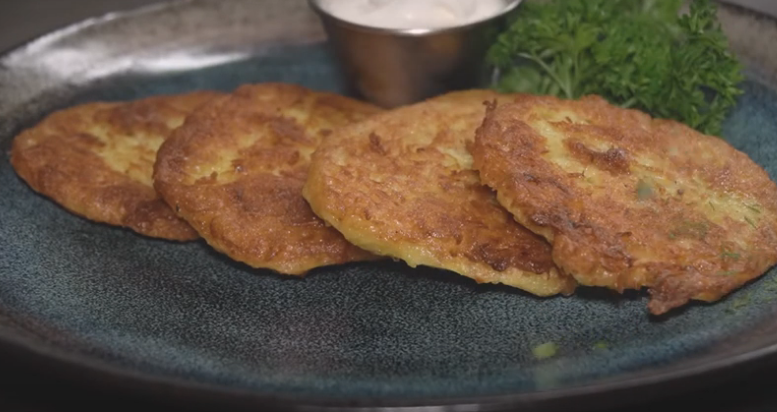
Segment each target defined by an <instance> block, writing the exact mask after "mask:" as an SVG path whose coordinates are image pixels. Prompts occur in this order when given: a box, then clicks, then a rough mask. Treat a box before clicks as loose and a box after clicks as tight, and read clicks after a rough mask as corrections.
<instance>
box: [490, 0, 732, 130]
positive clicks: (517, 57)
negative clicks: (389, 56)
mask: <svg viewBox="0 0 777 412" xmlns="http://www.w3.org/2000/svg"><path fill="white" fill-rule="evenodd" d="M682 3H683V1H682V0H551V1H546V2H533V1H527V2H524V3H523V5H522V6H521V7H520V8H519V9H518V12H517V13H516V14H514V15H513V16H511V20H510V25H509V27H508V29H507V30H506V31H505V32H503V33H501V34H500V36H499V37H498V39H497V41H496V43H495V44H494V45H493V46H492V47H491V49H490V50H489V53H488V62H489V63H490V64H491V65H492V66H493V67H495V68H496V69H497V70H498V73H499V80H498V82H497V83H496V84H495V85H494V87H495V88H496V89H497V90H499V91H502V92H523V93H533V94H550V95H554V96H559V97H563V98H569V99H575V98H579V97H582V96H584V95H587V94H598V95H600V96H602V97H604V98H606V99H607V100H609V101H610V102H612V103H613V104H617V105H619V106H622V107H629V108H635V109H639V110H643V111H645V112H647V113H650V114H651V115H653V116H656V117H662V118H668V119H674V120H677V121H680V122H683V123H686V124H687V125H689V126H691V127H693V128H695V129H697V130H699V131H701V132H704V133H707V134H713V135H719V133H720V128H721V124H722V122H723V120H724V119H725V117H726V115H727V113H728V111H729V110H730V109H731V108H732V107H733V106H734V105H735V104H736V101H737V97H738V96H739V95H740V94H741V93H742V90H741V88H740V83H741V81H742V80H743V76H742V73H741V65H740V63H739V62H738V61H737V59H736V58H735V57H734V56H733V55H732V54H731V52H730V51H729V50H728V41H727V39H726V36H725V35H724V33H723V31H722V30H721V28H720V24H719V23H718V21H717V14H716V13H717V9H716V6H715V4H714V3H712V2H711V1H710V0H694V1H693V2H692V3H691V4H690V10H689V12H688V13H686V14H682V15H681V14H680V8H681V6H682Z"/></svg>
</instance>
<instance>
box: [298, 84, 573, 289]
mask: <svg viewBox="0 0 777 412" xmlns="http://www.w3.org/2000/svg"><path fill="white" fill-rule="evenodd" d="M497 96H498V95H497V94H495V93H493V92H488V91H480V90H473V91H464V92H454V93H450V94H447V95H444V96H442V97H437V98H434V99H431V100H428V101H426V102H422V103H419V104H415V105H412V106H407V107H403V108H400V109H395V110H392V111H390V112H387V113H385V114H381V115H378V116H375V117H373V118H372V119H370V120H367V121H364V122H361V123H358V124H355V125H352V126H349V127H346V128H342V129H340V130H339V131H336V132H335V133H333V135H332V136H331V137H330V138H329V139H327V140H326V141H325V142H324V143H323V144H322V145H321V146H320V147H319V149H318V150H317V151H316V153H315V154H314V156H313V162H312V165H311V169H310V174H309V176H308V181H307V183H306V184H305V187H304V190H303V195H304V196H305V198H306V199H307V200H308V202H309V203H310V204H311V207H312V208H313V210H314V211H315V212H316V214H317V215H318V216H320V217H322V218H323V219H324V220H326V221H327V222H329V223H330V224H332V226H334V227H335V228H337V229H338V230H339V231H340V232H342V233H343V234H344V235H345V237H346V238H347V239H348V240H350V241H351V242H353V243H354V244H356V245H359V246H361V247H363V248H364V249H367V250H370V251H372V252H374V253H376V254H379V255H385V256H391V257H394V258H399V259H402V260H404V261H405V262H407V263H408V264H409V265H410V266H411V267H415V266H417V265H426V266H431V267H437V268H443V269H448V270H451V271H454V272H457V273H459V274H462V275H464V276H467V277H470V278H472V279H475V280H476V281H477V282H490V283H504V284H507V285H511V286H515V287H518V288H521V289H524V290H526V291H529V292H531V293H534V294H536V295H541V296H548V295H554V294H558V293H561V292H563V293H571V292H572V291H573V290H574V287H575V282H574V281H573V280H572V278H571V277H568V276H564V275H561V274H560V273H559V272H558V271H557V270H556V268H555V266H554V265H553V263H552V261H551V254H550V245H549V244H548V243H547V242H546V241H544V240H543V239H542V238H541V237H539V236H537V235H535V234H534V233H532V232H530V231H529V230H527V229H525V228H523V227H521V226H520V225H518V224H517V223H516V222H515V221H514V220H513V218H512V216H511V215H510V214H509V213H508V212H507V211H506V210H505V209H504V208H502V207H501V206H499V204H498V203H497V202H496V198H495V196H494V194H493V192H492V191H491V190H490V189H488V188H487V187H485V186H483V185H482V184H481V183H480V180H479V179H478V176H477V173H476V172H475V171H474V170H472V168H471V163H472V158H471V156H470V155H469V153H468V151H467V149H466V146H467V144H470V143H471V142H472V141H473V140H474V137H475V129H476V128H477V127H478V126H479V125H480V124H481V122H482V119H483V116H484V114H485V106H484V102H485V101H487V100H491V99H494V98H496V97H497Z"/></svg>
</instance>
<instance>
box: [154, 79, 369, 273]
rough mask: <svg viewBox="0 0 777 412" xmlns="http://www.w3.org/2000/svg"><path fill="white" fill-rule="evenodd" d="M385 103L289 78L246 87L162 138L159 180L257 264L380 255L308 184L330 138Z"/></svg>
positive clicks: (305, 267)
mask: <svg viewBox="0 0 777 412" xmlns="http://www.w3.org/2000/svg"><path fill="white" fill-rule="evenodd" d="M380 111H381V110H380V109H379V108H377V107H374V106H372V105H369V104H366V103H362V102H359V101H356V100H353V99H349V98H346V97H343V96H338V95H335V94H330V93H319V92H314V91H312V90H308V89H306V88H303V87H300V86H295V85H290V84H278V83H266V84H257V85H245V86H241V87H240V88H238V89H237V90H236V91H235V92H234V93H232V95H231V96H229V97H228V98H225V99H219V100H218V101H214V102H213V103H212V104H210V105H207V106H206V107H204V108H203V109H202V110H199V111H197V112H196V113H195V114H193V115H191V116H189V118H188V119H187V120H186V123H185V124H184V125H183V126H181V127H180V128H179V129H178V130H176V131H175V133H173V136H172V137H171V138H170V139H169V140H167V141H166V142H165V144H164V145H162V148H161V149H160V150H159V155H158V157H157V162H156V165H155V172H154V185H155V187H156V188H157V190H158V191H159V192H160V193H161V194H162V196H163V198H164V199H165V200H166V201H167V202H168V204H170V206H172V207H173V208H174V209H175V210H176V211H177V212H178V213H179V215H180V216H181V217H183V218H184V219H186V220H187V221H188V222H189V223H190V224H191V225H192V226H193V227H194V228H195V229H196V230H197V232H198V233H199V234H200V235H201V236H202V237H203V238H204V239H205V240H206V241H207V242H208V244H210V245H211V246H212V247H213V248H214V249H216V250H218V251H220V252H222V253H224V254H226V255H227V256H229V257H231V258H232V259H235V260H238V261H241V262H244V263H246V264H248V265H250V266H253V267H255V268H268V269H272V270H275V271H277V272H280V273H285V274H292V275H302V274H304V273H306V272H308V271H309V270H310V269H312V268H315V267H319V266H326V265H331V264H340V263H346V262H351V261H359V260H370V259H375V258H376V257H375V256H374V255H372V254H370V253H368V252H366V251H364V250H361V249H359V248H357V247H356V246H354V245H352V244H350V243H348V241H346V240H345V239H344V238H343V236H342V235H341V234H340V233H338V232H337V231H336V230H334V229H332V228H331V227H327V226H326V225H325V223H324V222H323V221H322V220H321V219H319V218H318V217H316V216H315V215H314V214H313V212H312V211H311V210H310V207H309V206H308V204H307V202H305V199H303V198H302V193H301V192H302V186H303V184H304V183H305V179H306V178H307V173H308V167H309V165H310V156H311V154H312V153H313V151H314V150H315V149H316V147H318V145H319V144H320V143H321V141H322V140H325V139H326V138H327V136H329V135H330V134H332V133H333V132H334V131H335V130H336V129H338V128H339V127H341V126H345V125H347V124H351V123H354V122H357V121H360V120H363V119H366V118H368V117H369V116H371V115H373V114H375V113H378V112H380Z"/></svg>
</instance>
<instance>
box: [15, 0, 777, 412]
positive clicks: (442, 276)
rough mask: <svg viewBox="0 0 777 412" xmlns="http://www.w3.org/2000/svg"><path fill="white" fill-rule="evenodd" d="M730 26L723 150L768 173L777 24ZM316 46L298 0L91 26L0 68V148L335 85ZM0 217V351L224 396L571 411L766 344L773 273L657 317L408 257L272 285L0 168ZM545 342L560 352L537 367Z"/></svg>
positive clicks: (246, 0) (757, 354)
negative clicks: (81, 114) (739, 74)
mask: <svg viewBox="0 0 777 412" xmlns="http://www.w3.org/2000/svg"><path fill="white" fill-rule="evenodd" d="M721 19H722V21H723V23H724V27H725V29H726V31H727V32H728V33H729V35H730V38H731V42H732V45H733V47H734V49H735V50H736V52H737V53H738V54H739V55H740V56H742V58H743V59H744V61H745V62H746V64H747V67H748V76H749V78H748V81H747V83H746V85H745V89H746V92H745V94H744V96H743V97H742V98H741V101H740V102H739V105H738V106H737V107H736V109H735V110H734V111H733V112H732V113H731V116H730V118H729V119H728V120H727V121H726V125H725V137H726V138H727V139H729V140H730V141H731V142H732V143H733V144H734V145H735V146H736V147H737V148H739V149H741V150H743V151H745V152H747V153H748V154H749V155H750V156H751V157H752V158H753V159H754V160H755V161H756V162H758V163H759V164H761V165H762V166H764V167H765V168H766V169H767V170H768V171H769V173H770V174H771V175H772V177H775V176H776V174H777V138H775V137H777V120H775V119H777V93H775V91H774V89H773V87H774V86H775V84H777V83H775V77H776V76H775V74H776V73H777V54H775V53H774V51H773V48H772V47H771V46H772V45H773V44H774V43H775V42H776V41H777V25H776V24H775V21H773V20H771V19H769V18H766V17H763V16H759V15H756V14H752V13H750V12H746V11H743V10H739V9H735V8H732V7H729V6H726V7H722V8H721ZM323 42H324V35H323V32H322V30H321V28H320V26H319V24H318V21H317V19H316V18H315V17H314V16H313V15H312V14H311V13H310V12H309V11H308V8H307V5H306V3H305V2H304V1H299V0H298V1H291V0H265V1H258V0H232V1H225V0H195V1H183V2H176V3H170V4H167V5H162V6H158V7H152V8H146V9H143V10H139V11H136V12H132V13H129V14H121V15H110V16H106V17H104V18H100V19H96V20H92V21H88V22H85V23H82V24H79V25H76V26H73V27H70V28H68V29H65V30H62V31H58V32H56V33H54V34H51V35H49V36H46V37H43V38H41V39H39V40H36V41H34V42H32V43H30V44H28V45H26V46H24V47H22V48H19V49H17V50H15V51H13V52H11V53H10V54H7V55H5V56H4V57H2V59H0V90H2V93H0V148H2V149H3V150H4V152H5V151H6V150H7V149H8V148H9V147H10V142H11V139H12V138H13V136H14V135H15V133H16V132H18V131H19V130H20V129H21V128H23V127H26V126H29V125H32V124H33V123H34V122H36V121H37V120H39V119H40V118H41V116H43V115H45V114H47V113H49V112H51V111H52V110H55V109H58V108H62V107H66V106H68V105H72V104H74V103H78V102H85V101H91V100H117V99H132V98H139V97H144V96H149V95H153V94H160V93H173V92H183V91H187V90H192V89H197V88H209V89H220V90H225V91H229V90H231V89H233V88H235V87H236V86H237V85H239V84H241V83H248V82H262V81H285V82H293V83H299V84H302V85H305V86H309V87H312V88H316V89H321V90H331V91H342V90H343V89H342V83H341V81H340V78H339V74H338V73H339V72H338V70H337V68H336V66H335V65H334V62H333V60H332V57H331V56H330V54H329V52H328V51H327V49H326V48H325V46H324V43H323ZM770 53H771V54H770ZM0 222H1V224H0V340H2V341H3V342H5V343H6V344H11V345H15V346H16V347H18V348H21V349H23V350H25V351H27V352H30V353H35V354H38V355H43V356H45V357H47V358H49V359H51V362H59V363H65V364H68V365H78V366H79V367H82V368H85V369H87V370H90V371H93V372H94V371H98V372H100V373H103V374H105V376H121V377H124V378H127V377H129V378H130V380H131V381H133V382H135V383H136V384H137V386H138V387H154V386H158V385H165V386H166V387H173V388H176V389H177V390H179V391H184V392H186V391H189V392H190V393H191V394H196V396H207V397H211V398H213V399H218V400H219V401H223V402H227V403H229V402H230V401H235V400H236V399H240V400H241V402H242V403H243V404H249V405H250V404H265V403H266V402H270V401H272V402H275V404H277V405H281V406H290V407H295V406H296V407H301V406H313V407H315V406H325V405H328V406H424V405H426V406H428V405H470V406H479V407H487V408H502V407H510V406H516V405H524V406H527V407H531V408H532V409H533V410H534V409H552V408H557V407H558V408H563V409H564V410H567V411H569V410H573V409H579V408H580V406H581V405H583V404H582V403H580V402H579V400H580V399H581V398H582V397H590V396H597V397H599V398H600V399H610V400H612V399H615V398H616V397H617V398H618V399H620V400H623V399H625V398H624V395H625V394H628V393H630V392H629V391H632V392H633V391H644V390H647V389H648V388H652V389H651V390H653V391H655V390H657V388H658V387H657V386H656V385H659V384H664V385H665V386H664V387H669V386H666V384H672V385H671V386H673V387H677V386H678V385H676V383H678V382H679V381H680V380H683V382H685V383H689V382H696V383H698V382H703V381H704V380H703V379H700V378H701V377H710V376H713V374H711V373H712V372H720V371H721V370H729V369H730V368H731V367H732V366H736V365H741V364H743V363H745V362H747V361H751V360H754V359H758V358H761V357H763V356H765V355H768V354H771V353H773V352H774V351H775V349H776V348H777V325H775V323H774V322H773V318H774V315H775V312H777V301H776V300H775V292H776V291H777V273H769V274H767V275H766V276H764V277H763V278H761V279H759V280H758V281H756V282H754V283H752V284H750V285H748V286H747V287H745V288H743V289H742V290H740V291H737V292H736V293H734V294H732V295H731V296H730V297H728V298H726V299H724V300H722V301H720V302H717V303H715V304H700V303H696V304H692V305H689V306H688V307H687V308H686V309H684V310H681V311H678V312H676V313H674V314H673V315H672V316H669V317H665V318H660V319H656V318H651V317H650V316H648V314H647V311H646V307H645V303H646V302H645V301H646V296H645V295H643V294H639V293H627V294H626V295H624V296H619V295H616V294H613V293H610V292H606V291H602V290H592V289H581V290H580V291H579V292H578V293H577V294H576V295H574V296H573V297H569V298H551V299H540V298H535V297H532V296H530V295H528V294H525V293H522V292H520V291H518V290H515V289H512V288H508V287H501V286H495V285H476V284H475V283H474V282H473V281H470V280H468V279H466V278H463V277H460V276H457V275H454V274H452V273H448V272H444V271H438V270H432V269H410V268H408V267H407V266H405V265H404V264H402V263H379V264H377V263H365V264H352V265H347V266H337V267H330V268H323V269H319V270H316V271H315V272H314V273H311V274H310V275H309V276H307V277H306V278H304V279H299V278H292V277H284V276H279V275H276V274H272V273H269V272H266V271H261V270H253V269H250V268H248V267H246V266H243V265H241V264H237V263H235V262H233V261H231V260H229V259H227V258H225V257H223V256H222V255H220V254H218V253H216V252H214V251H212V250H211V249H210V248H209V247H208V246H207V245H206V244H205V243H204V242H194V243H189V244H176V243H168V242H164V241H159V240H153V239H149V238H145V237H142V236H138V235H136V234H134V233H132V232H130V231H127V230H124V229H120V228H114V227H109V226H104V225H100V224H95V223H92V222H90V221H87V220H84V219H81V218H79V217H76V216H74V215H72V214H70V213H68V212H66V211H64V210H63V209H62V208H60V207H59V206H57V205H56V204H54V203H53V202H51V201H49V200H47V199H46V198H44V197H41V196H38V195H36V194H34V193H33V192H32V191H31V190H30V189H29V188H28V187H27V186H26V185H25V184H24V183H23V182H22V181H21V180H20V179H19V178H17V176H16V175H15V173H14V171H13V170H12V168H11V166H10V164H9V163H8V160H7V157H6V156H4V157H3V158H2V159H0ZM546 343H552V344H553V345H555V346H556V348H557V350H556V352H555V354H554V356H551V357H549V358H544V359H540V358H538V357H537V356H536V355H535V354H534V353H533V349H534V348H536V347H537V346H538V345H542V344H546ZM718 375H719V374H718ZM662 390H663V389H662ZM193 396H194V395H193Z"/></svg>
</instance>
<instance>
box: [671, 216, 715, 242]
mask: <svg viewBox="0 0 777 412" xmlns="http://www.w3.org/2000/svg"><path fill="white" fill-rule="evenodd" d="M709 230H710V225H709V223H707V222H692V221H689V220H685V221H683V222H682V223H680V224H679V225H678V226H677V227H676V228H675V230H673V231H672V232H671V233H670V234H669V236H670V237H671V238H672V239H674V237H672V235H674V236H675V237H688V238H693V239H699V240H703V239H704V238H705V237H707V233H708V232H709Z"/></svg>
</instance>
